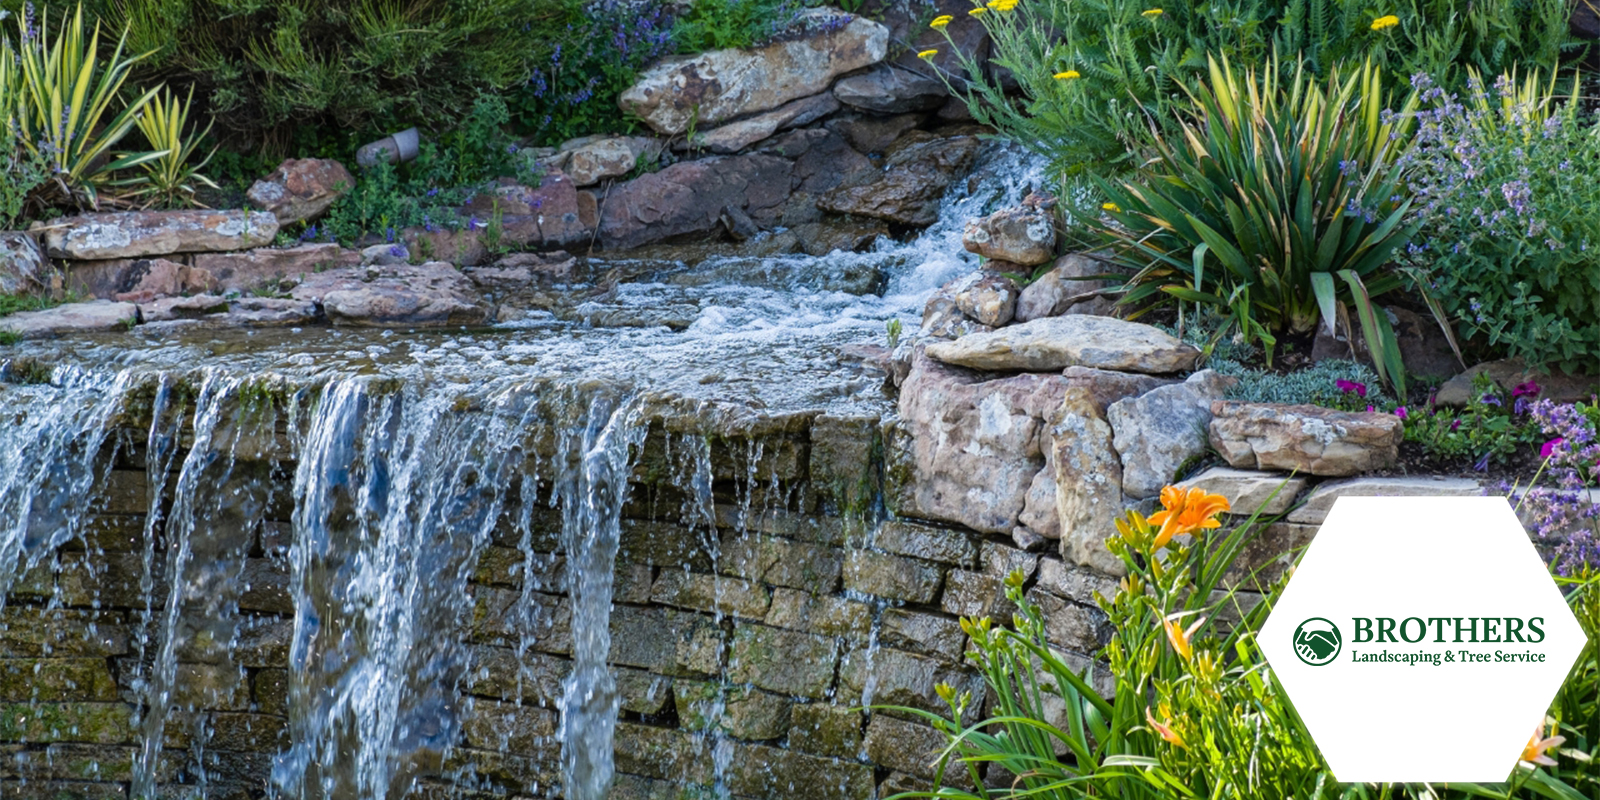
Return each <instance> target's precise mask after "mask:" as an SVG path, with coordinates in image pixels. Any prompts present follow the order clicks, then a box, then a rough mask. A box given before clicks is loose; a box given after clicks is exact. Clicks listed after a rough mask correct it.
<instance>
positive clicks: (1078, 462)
mask: <svg viewBox="0 0 1600 800" xmlns="http://www.w3.org/2000/svg"><path fill="white" fill-rule="evenodd" d="M1050 433H1051V436H1050V446H1049V455H1050V458H1049V462H1050V463H1049V467H1048V469H1049V472H1048V474H1041V476H1040V484H1044V483H1045V480H1046V479H1048V481H1049V483H1048V484H1047V485H1048V487H1049V489H1051V490H1053V492H1051V493H1050V496H1049V497H1048V499H1050V500H1054V503H1053V506H1054V508H1053V509H1048V510H1053V511H1054V512H1055V515H1056V525H1055V529H1054V530H1053V531H1052V530H1050V529H1049V528H1045V529H1044V530H1042V531H1040V532H1041V533H1042V534H1044V535H1049V534H1051V533H1053V534H1054V535H1055V537H1056V538H1059V539H1060V540H1061V557H1062V558H1065V559H1067V560H1068V561H1071V562H1073V563H1076V564H1078V565H1080V566H1085V567H1092V568H1094V569H1096V570H1098V571H1100V572H1104V573H1106V574H1108V575H1120V574H1122V573H1123V572H1124V571H1125V568H1124V566H1123V564H1122V560H1121V559H1119V558H1117V557H1116V556H1114V555H1112V554H1111V551H1109V550H1107V549H1106V546H1105V540H1106V537H1107V536H1109V535H1111V532H1112V531H1115V530H1116V524H1117V518H1118V517H1120V516H1122V476H1123V464H1122V460H1121V459H1120V458H1118V456H1117V451H1116V450H1115V449H1114V447H1113V444H1112V442H1113V440H1112V430H1111V424H1110V423H1109V422H1107V421H1106V407H1105V406H1104V405H1102V404H1100V403H1099V402H1097V401H1096V398H1095V396H1094V393H1093V391H1092V390H1091V389H1090V388H1089V387H1088V386H1084V385H1083V384H1082V383H1074V384H1073V385H1072V387H1071V388H1069V389H1068V390H1067V392H1066V394H1065V396H1064V397H1063V398H1062V403H1061V408H1060V411H1059V415H1058V416H1057V419H1056V423H1055V425H1054V427H1052V428H1051V431H1050ZM1041 488H1042V487H1041ZM1041 510H1044V509H1041ZM1029 511H1030V512H1032V511H1033V509H1029ZM1025 521H1029V520H1028V519H1027V518H1026V517H1025ZM1034 524H1035V525H1038V524H1040V523H1039V522H1035V523H1034Z"/></svg>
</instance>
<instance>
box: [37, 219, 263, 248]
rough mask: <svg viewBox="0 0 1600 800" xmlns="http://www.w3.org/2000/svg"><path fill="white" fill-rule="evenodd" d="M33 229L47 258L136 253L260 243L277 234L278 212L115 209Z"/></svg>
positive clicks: (234, 246)
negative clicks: (41, 241) (110, 211)
mask: <svg viewBox="0 0 1600 800" xmlns="http://www.w3.org/2000/svg"><path fill="white" fill-rule="evenodd" d="M33 230H34V231H36V232H37V233H39V234H40V238H41V239H42V240H43V244H44V248H45V251H46V252H48V253H49V254H50V256H51V257H52V258H74V259H86V260H91V259H106V258H138V257H140V256H164V255H169V254H171V253H209V252H221V251H227V250H248V249H250V248H252V247H261V246H262V245H266V244H270V243H271V242H272V239H273V237H275V236H277V235H278V218H277V217H274V216H273V215H272V214H271V213H269V212H266V211H244V210H231V211H206V210H194V211H120V212H112V213H101V214H80V215H78V216H76V217H64V218H62V219H56V220H51V221H49V222H47V223H38V224H35V225H34V226H33Z"/></svg>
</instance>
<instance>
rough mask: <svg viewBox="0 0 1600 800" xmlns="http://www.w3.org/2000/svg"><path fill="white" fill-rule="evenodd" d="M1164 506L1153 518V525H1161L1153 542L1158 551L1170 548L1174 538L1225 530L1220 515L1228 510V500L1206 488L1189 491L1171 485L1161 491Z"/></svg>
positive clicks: (1151, 519)
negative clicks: (1168, 543) (1218, 517)
mask: <svg viewBox="0 0 1600 800" xmlns="http://www.w3.org/2000/svg"><path fill="white" fill-rule="evenodd" d="M1161 507H1162V508H1161V510H1160V511H1157V512H1156V513H1154V514H1151V515H1150V522H1151V524H1153V525H1160V526H1161V531H1160V532H1159V533H1157V534H1156V539H1155V542H1154V543H1153V549H1155V550H1160V549H1161V548H1163V547H1166V546H1167V542H1170V541H1172V537H1174V536H1180V535H1182V534H1185V533H1194V532H1195V531H1198V530H1205V529H1208V528H1220V527H1222V523H1221V522H1219V521H1217V518H1216V516H1217V515H1218V514H1220V513H1222V512H1224V511H1227V510H1228V498H1226V497H1223V496H1222V495H1220V494H1210V493H1208V492H1206V491H1205V490H1204V489H1189V490H1187V491H1185V490H1183V489H1180V488H1178V487H1176V486H1168V487H1166V488H1164V489H1162V490H1161Z"/></svg>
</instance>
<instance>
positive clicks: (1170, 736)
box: [1144, 703, 1189, 750]
mask: <svg viewBox="0 0 1600 800" xmlns="http://www.w3.org/2000/svg"><path fill="white" fill-rule="evenodd" d="M1163 705H1165V704H1164V703H1163ZM1162 711H1163V712H1165V711H1166V709H1165V708H1163V709H1162ZM1144 721H1145V722H1147V723H1149V724H1150V729H1151V730H1153V731H1155V732H1156V733H1157V734H1158V735H1159V736H1160V737H1161V738H1162V739H1164V740H1166V742H1167V744H1170V745H1173V746H1174V747H1181V748H1183V749H1185V750H1188V749H1189V745H1187V744H1184V743H1183V737H1182V736H1179V735H1178V732H1177V731H1175V730H1173V729H1172V726H1170V725H1166V724H1163V723H1160V722H1156V718H1155V717H1154V716H1153V715H1151V713H1150V707H1149V706H1145V708H1144Z"/></svg>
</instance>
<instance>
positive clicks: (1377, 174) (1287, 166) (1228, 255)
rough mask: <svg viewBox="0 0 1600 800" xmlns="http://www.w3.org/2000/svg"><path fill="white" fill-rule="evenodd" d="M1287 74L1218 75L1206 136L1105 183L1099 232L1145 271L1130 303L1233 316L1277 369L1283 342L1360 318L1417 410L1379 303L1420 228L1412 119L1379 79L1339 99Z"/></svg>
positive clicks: (1174, 145)
mask: <svg viewBox="0 0 1600 800" xmlns="http://www.w3.org/2000/svg"><path fill="white" fill-rule="evenodd" d="M1278 72H1279V70H1278V69H1277V68H1276V65H1274V64H1273V63H1271V62H1269V63H1268V65H1267V66H1266V67H1265V68H1263V69H1262V70H1261V71H1260V73H1259V74H1258V73H1255V72H1245V73H1242V75H1241V74H1236V73H1234V71H1233V70H1232V68H1231V67H1230V65H1229V64H1228V62H1227V61H1226V60H1224V61H1223V62H1221V63H1220V64H1218V63H1217V62H1216V61H1213V62H1212V64H1211V79H1210V81H1209V82H1208V85H1206V86H1202V87H1201V88H1199V89H1198V90H1196V94H1195V100H1194V111H1193V113H1194V117H1195V119H1194V121H1193V122H1188V121H1185V122H1182V123H1180V126H1179V130H1178V133H1176V134H1175V135H1174V136H1173V137H1172V139H1173V141H1169V140H1168V138H1166V137H1158V138H1157V140H1156V153H1157V158H1156V160H1155V162H1154V163H1153V164H1151V165H1150V167H1149V168H1148V175H1147V176H1146V177H1143V178H1140V179H1138V180H1135V181H1129V182H1123V183H1117V184H1113V183H1111V182H1109V181H1100V186H1101V189H1102V191H1103V192H1104V193H1105V195H1106V196H1107V197H1108V198H1109V202H1108V203H1106V204H1105V208H1106V209H1107V214H1106V218H1107V220H1108V221H1107V222H1103V223H1101V224H1100V226H1099V229H1100V231H1101V233H1102V235H1103V237H1104V238H1105V240H1106V241H1107V242H1108V243H1110V244H1111V245H1112V248H1113V252H1114V254H1115V258H1116V260H1118V261H1120V262H1122V263H1123V264H1124V265H1126V266H1128V267H1130V268H1131V269H1134V270H1136V273H1135V274H1134V276H1133V277H1132V278H1130V279H1129V286H1130V290H1129V292H1128V293H1127V294H1126V295H1125V296H1124V298H1123V301H1122V302H1123V303H1124V304H1127V305H1138V304H1141V303H1149V302H1154V303H1160V302H1170V301H1173V300H1177V301H1186V302H1193V303H1198V304H1201V305H1203V306H1210V307H1213V308H1216V309H1218V310H1222V311H1224V312H1225V313H1227V314H1229V315H1230V316H1231V322H1232V326H1233V328H1234V329H1236V330H1237V331H1238V332H1239V334H1240V335H1241V337H1242V338H1243V339H1244V340H1245V341H1246V342H1250V343H1259V344H1261V345H1262V347H1264V348H1265V350H1266V355H1267V362H1268V364H1270V363H1271V361H1272V355H1273V349H1274V348H1275V347H1276V345H1277V341H1278V337H1279V336H1280V335H1282V334H1285V333H1289V334H1297V335H1304V334H1309V333H1311V332H1312V331H1313V330H1314V329H1315V327H1316V326H1317V325H1318V324H1322V325H1324V326H1326V327H1328V328H1329V329H1332V328H1333V325H1334V323H1335V321H1336V320H1338V319H1340V318H1342V317H1344V316H1345V315H1344V314H1341V313H1340V312H1341V311H1342V310H1343V308H1345V307H1349V308H1352V309H1354V312H1355V314H1356V316H1357V317H1358V318H1359V319H1360V321H1361V327H1362V333H1363V334H1364V337H1365V339H1366V341H1367V342H1368V347H1369V348H1370V349H1371V351H1372V358H1373V362H1374V363H1375V364H1376V365H1377V369H1378V374H1379V375H1380V376H1381V377H1383V378H1385V379H1386V380H1389V381H1392V382H1394V383H1395V384H1396V386H1397V388H1399V389H1400V394H1401V396H1404V389H1405V385H1404V377H1405V373H1404V367H1403V365H1402V364H1401V361H1400V353H1399V347H1398V345H1397V344H1396V342H1395V339H1394V332H1393V331H1392V330H1391V329H1390V326H1389V322H1388V318H1387V316H1386V315H1384V314H1383V313H1382V312H1381V310H1380V309H1378V308H1377V307H1376V305H1375V304H1374V303H1373V302H1372V301H1373V298H1375V297H1377V296H1379V295H1382V294H1384V293H1386V292H1389V291H1392V290H1394V289H1397V288H1400V286H1401V285H1402V280H1401V278H1400V277H1399V276H1398V275H1397V274H1396V273H1394V272H1393V271H1391V270H1389V268H1388V266H1389V259H1390V256H1391V254H1392V253H1394V252H1395V250H1396V249H1397V248H1399V247H1400V246H1401V245H1403V244H1404V243H1405V242H1406V240H1407V239H1408V238H1409V237H1410V235H1411V233H1412V231H1413V230H1414V228H1415V225H1416V223H1411V224H1409V225H1408V224H1406V214H1407V212H1408V210H1409V207H1410V202H1409V200H1407V199H1406V198H1404V197H1402V196H1401V189H1400V172H1399V169H1398V168H1397V166H1396V161H1397V158H1396V156H1397V153H1396V151H1397V150H1398V149H1399V141H1400V140H1401V139H1403V137H1404V135H1405V129H1406V121H1407V117H1406V115H1405V114H1404V113H1402V114H1399V115H1389V114H1381V113H1380V111H1379V109H1380V108H1381V104H1382V103H1383V101H1384V98H1385V96H1384V93H1383V88H1382V80H1381V74H1380V73H1379V71H1378V70H1377V69H1376V68H1375V67H1373V66H1372V65H1367V66H1366V67H1364V68H1363V69H1360V70H1357V71H1355V73H1354V74H1352V75H1351V76H1350V77H1348V78H1343V77H1341V76H1340V75H1339V74H1338V73H1337V72H1335V73H1334V74H1332V75H1330V77H1329V78H1328V80H1327V85H1326V88H1319V87H1318V85H1317V83H1316V82H1315V79H1314V78H1312V77H1311V76H1310V75H1308V74H1307V73H1305V72H1303V71H1296V72H1295V73H1294V77H1293V78H1291V79H1289V80H1287V81H1283V82H1280V81H1279V80H1278V78H1277V75H1278ZM1409 106H1410V101H1408V103H1407V105H1406V107H1407V108H1409ZM1223 332H1225V331H1223Z"/></svg>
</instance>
